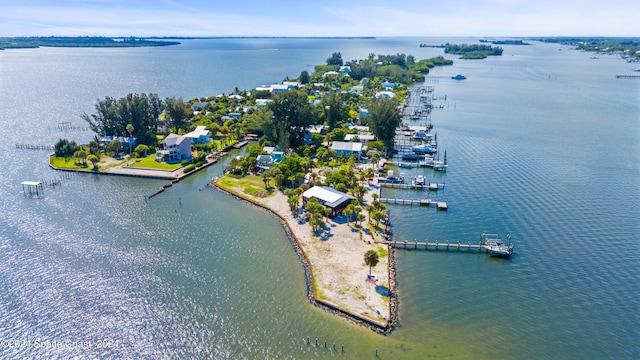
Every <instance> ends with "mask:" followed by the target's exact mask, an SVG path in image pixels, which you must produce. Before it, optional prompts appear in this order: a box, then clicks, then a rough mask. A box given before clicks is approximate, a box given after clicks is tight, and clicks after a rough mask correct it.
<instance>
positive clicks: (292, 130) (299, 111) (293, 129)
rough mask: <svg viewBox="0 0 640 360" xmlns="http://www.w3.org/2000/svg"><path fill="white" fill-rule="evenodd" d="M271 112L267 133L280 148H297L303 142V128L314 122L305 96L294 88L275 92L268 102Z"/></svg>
mask: <svg viewBox="0 0 640 360" xmlns="http://www.w3.org/2000/svg"><path fill="white" fill-rule="evenodd" d="M269 110H271V112H273V119H272V120H273V121H272V122H271V124H270V126H268V127H269V128H270V129H269V131H268V135H269V136H270V137H271V138H272V139H273V140H274V142H275V143H277V144H278V145H279V146H280V148H281V149H288V148H289V147H292V148H294V149H295V148H297V147H298V146H300V145H302V144H303V143H304V131H305V129H306V128H307V127H308V126H309V125H311V124H313V123H314V116H313V113H312V111H311V105H309V102H308V101H307V96H306V95H305V94H304V93H302V92H300V91H298V90H295V89H291V90H289V91H286V92H282V93H279V94H276V95H275V96H274V97H273V102H271V103H270V104H269Z"/></svg>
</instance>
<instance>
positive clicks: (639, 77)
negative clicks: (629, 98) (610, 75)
mask: <svg viewBox="0 0 640 360" xmlns="http://www.w3.org/2000/svg"><path fill="white" fill-rule="evenodd" d="M616 79H640V75H616Z"/></svg>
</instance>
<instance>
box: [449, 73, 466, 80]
mask: <svg viewBox="0 0 640 360" xmlns="http://www.w3.org/2000/svg"><path fill="white" fill-rule="evenodd" d="M451 78H452V79H453V80H464V79H466V78H467V77H466V76H464V75H462V74H455V75H454V76H452V77H451Z"/></svg>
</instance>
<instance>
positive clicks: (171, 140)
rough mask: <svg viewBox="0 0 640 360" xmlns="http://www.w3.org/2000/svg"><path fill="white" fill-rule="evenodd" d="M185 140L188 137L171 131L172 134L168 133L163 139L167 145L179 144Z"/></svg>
mask: <svg viewBox="0 0 640 360" xmlns="http://www.w3.org/2000/svg"><path fill="white" fill-rule="evenodd" d="M185 140H187V138H186V137H184V136H182V135H178V134H173V133H171V134H169V135H167V137H166V138H164V140H162V143H163V144H165V145H167V146H171V145H179V144H180V143H182V142H183V141H185ZM189 141H191V140H189Z"/></svg>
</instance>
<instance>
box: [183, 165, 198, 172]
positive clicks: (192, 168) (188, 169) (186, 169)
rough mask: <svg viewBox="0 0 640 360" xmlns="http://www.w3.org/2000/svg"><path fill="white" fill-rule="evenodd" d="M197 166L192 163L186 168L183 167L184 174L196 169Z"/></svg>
mask: <svg viewBox="0 0 640 360" xmlns="http://www.w3.org/2000/svg"><path fill="white" fill-rule="evenodd" d="M195 168H196V166H195V165H193V164H191V165H189V166H187V167H186V168H184V169H182V172H183V173H184V174H186V173H188V172H189V171H191V170H194V169H195Z"/></svg>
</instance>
